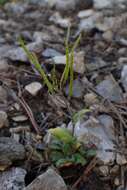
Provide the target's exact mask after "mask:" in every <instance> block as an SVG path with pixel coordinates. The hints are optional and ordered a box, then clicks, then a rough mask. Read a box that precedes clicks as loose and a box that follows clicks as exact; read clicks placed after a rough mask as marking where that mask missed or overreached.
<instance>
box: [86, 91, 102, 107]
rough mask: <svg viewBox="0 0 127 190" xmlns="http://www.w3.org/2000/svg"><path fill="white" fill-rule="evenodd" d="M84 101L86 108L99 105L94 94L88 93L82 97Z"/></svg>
mask: <svg viewBox="0 0 127 190" xmlns="http://www.w3.org/2000/svg"><path fill="white" fill-rule="evenodd" d="M84 101H85V104H86V105H87V106H91V105H93V104H97V103H99V101H98V99H97V96H96V95H95V94H94V93H88V94H86V95H85V96H84Z"/></svg>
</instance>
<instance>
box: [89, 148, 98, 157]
mask: <svg viewBox="0 0 127 190" xmlns="http://www.w3.org/2000/svg"><path fill="white" fill-rule="evenodd" d="M96 154H97V151H96V150H95V149H90V150H88V151H87V157H93V156H96Z"/></svg>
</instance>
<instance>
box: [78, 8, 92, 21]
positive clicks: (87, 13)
mask: <svg viewBox="0 0 127 190" xmlns="http://www.w3.org/2000/svg"><path fill="white" fill-rule="evenodd" d="M93 14H94V10H93V9H88V10H83V11H80V12H79V13H78V15H77V16H78V17H79V18H80V19H82V18H88V17H90V16H92V15H93Z"/></svg>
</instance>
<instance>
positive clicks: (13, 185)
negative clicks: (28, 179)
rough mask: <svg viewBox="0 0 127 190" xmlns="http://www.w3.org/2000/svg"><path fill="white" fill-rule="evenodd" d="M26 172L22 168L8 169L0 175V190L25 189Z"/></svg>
mask: <svg viewBox="0 0 127 190" xmlns="http://www.w3.org/2000/svg"><path fill="white" fill-rule="evenodd" d="M25 175H26V171H25V170H24V169H22V168H18V167H16V168H14V167H13V168H10V169H9V170H7V171H4V172H1V173H0V189H1V190H12V189H13V190H22V189H23V188H24V187H25Z"/></svg>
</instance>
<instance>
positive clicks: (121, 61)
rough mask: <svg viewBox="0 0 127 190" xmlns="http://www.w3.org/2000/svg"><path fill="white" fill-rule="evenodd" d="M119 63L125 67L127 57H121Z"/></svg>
mask: <svg viewBox="0 0 127 190" xmlns="http://www.w3.org/2000/svg"><path fill="white" fill-rule="evenodd" d="M118 63H119V64H121V65H123V64H127V57H120V58H119V59H118Z"/></svg>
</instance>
